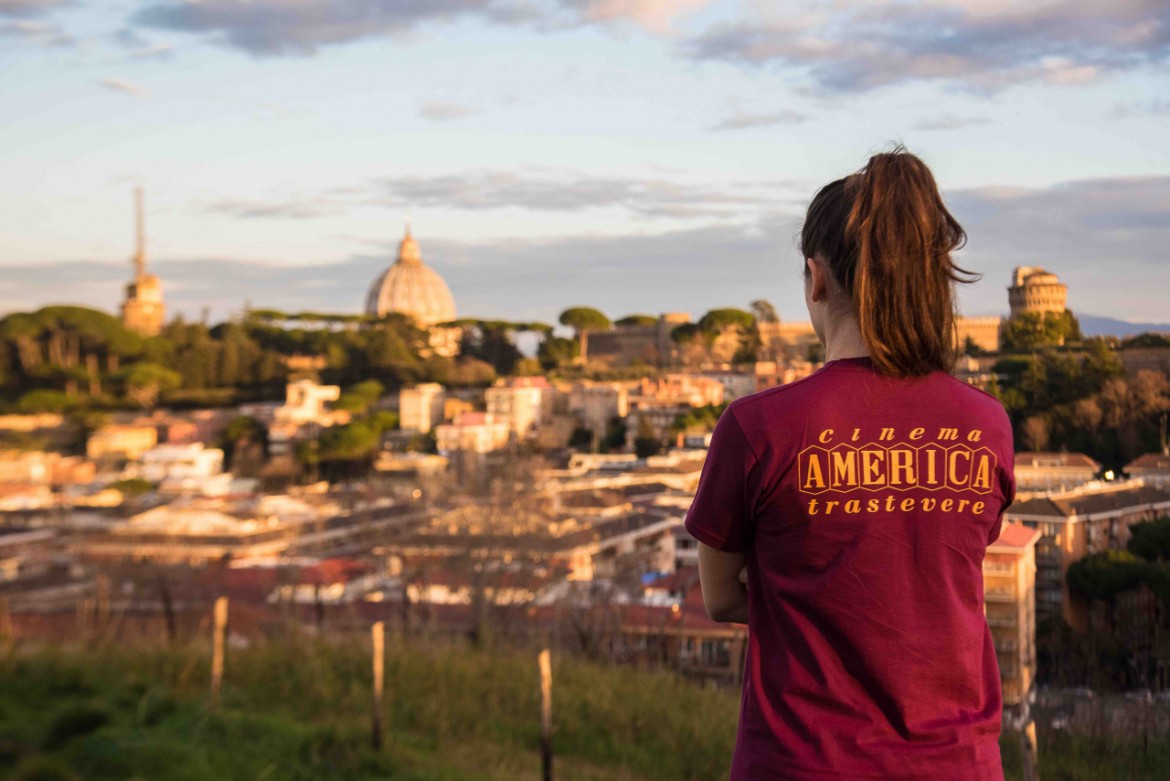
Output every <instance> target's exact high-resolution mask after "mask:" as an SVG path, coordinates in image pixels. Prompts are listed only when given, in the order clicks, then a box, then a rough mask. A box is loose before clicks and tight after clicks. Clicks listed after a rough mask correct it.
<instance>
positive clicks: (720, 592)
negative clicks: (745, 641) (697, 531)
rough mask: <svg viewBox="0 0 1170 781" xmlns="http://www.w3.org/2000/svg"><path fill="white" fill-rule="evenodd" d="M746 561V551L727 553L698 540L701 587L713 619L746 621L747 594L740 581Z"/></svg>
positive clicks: (735, 621) (743, 622)
mask: <svg viewBox="0 0 1170 781" xmlns="http://www.w3.org/2000/svg"><path fill="white" fill-rule="evenodd" d="M746 563H747V553H746V552H745V551H735V552H733V553H728V552H725V551H721V550H719V549H717V548H712V547H711V546H710V545H707V544H706V543H704V542H700V543H699V586H700V588H702V589H703V605H704V607H706V608H707V615H708V616H710V617H711V620H712V621H722V622H732V623H737V624H746V623H747V620H748V593H747V587H746V586H745V585H744V583H743V581H742V580H740V573H741V572H742V571H743V568H744V565H745V564H746Z"/></svg>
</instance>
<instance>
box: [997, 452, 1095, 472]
mask: <svg viewBox="0 0 1170 781" xmlns="http://www.w3.org/2000/svg"><path fill="white" fill-rule="evenodd" d="M1029 466H1032V467H1038V466H1047V467H1053V466H1072V467H1085V468H1088V469H1092V470H1093V471H1097V470H1099V469H1100V468H1101V465H1100V464H1099V463H1097V462H1096V461H1094V460H1093V459H1091V458H1089V457H1088V456H1087V455H1085V454H1084V453H1051V452H1023V453H1016V468H1017V469H1019V468H1020V467H1029Z"/></svg>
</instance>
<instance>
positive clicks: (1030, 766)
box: [1020, 719, 1040, 781]
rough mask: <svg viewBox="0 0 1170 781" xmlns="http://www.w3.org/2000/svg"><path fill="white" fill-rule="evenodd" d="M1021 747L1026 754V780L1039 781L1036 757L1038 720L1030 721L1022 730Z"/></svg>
mask: <svg viewBox="0 0 1170 781" xmlns="http://www.w3.org/2000/svg"><path fill="white" fill-rule="evenodd" d="M1020 749H1021V752H1020V753H1022V754H1023V755H1024V781H1039V778H1040V771H1039V768H1038V767H1037V757H1036V722H1035V721H1033V720H1032V719H1028V723H1027V724H1026V725H1025V726H1024V728H1023V729H1022V730H1020Z"/></svg>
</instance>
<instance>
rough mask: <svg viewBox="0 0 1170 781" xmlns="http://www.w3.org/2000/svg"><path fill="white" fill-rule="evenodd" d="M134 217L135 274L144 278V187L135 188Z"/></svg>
mask: <svg viewBox="0 0 1170 781" xmlns="http://www.w3.org/2000/svg"><path fill="white" fill-rule="evenodd" d="M134 216H135V224H136V233H137V236H136V239H137V241H136V244H135V249H134V273H135V274H136V275H137V276H142V275H144V274H145V273H146V220H145V218H144V217H143V209H142V187H141V186H139V187H135V188H134Z"/></svg>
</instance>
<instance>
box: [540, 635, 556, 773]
mask: <svg viewBox="0 0 1170 781" xmlns="http://www.w3.org/2000/svg"><path fill="white" fill-rule="evenodd" d="M539 661H540V767H541V778H542V779H543V781H552V777H553V772H552V762H553V753H552V663H551V661H550V660H549V655H548V649H547V648H546V649H544V650H543V651H541V652H540V658H539Z"/></svg>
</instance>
